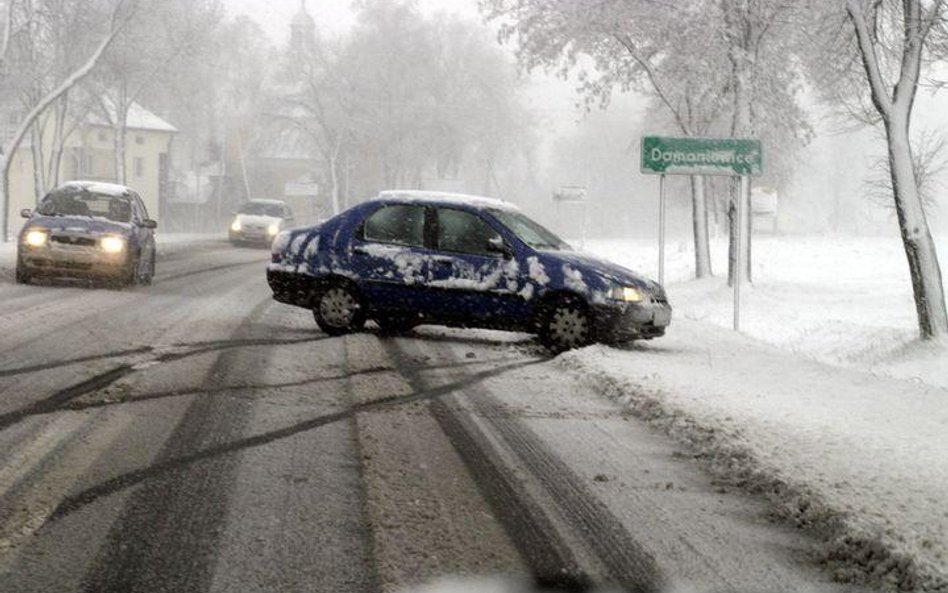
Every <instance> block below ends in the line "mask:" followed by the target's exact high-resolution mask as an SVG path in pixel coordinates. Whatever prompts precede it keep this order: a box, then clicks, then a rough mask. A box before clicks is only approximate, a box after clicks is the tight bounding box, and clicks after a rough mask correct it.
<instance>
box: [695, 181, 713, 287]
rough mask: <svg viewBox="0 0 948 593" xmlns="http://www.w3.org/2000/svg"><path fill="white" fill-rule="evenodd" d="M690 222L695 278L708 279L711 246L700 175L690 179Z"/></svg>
mask: <svg viewBox="0 0 948 593" xmlns="http://www.w3.org/2000/svg"><path fill="white" fill-rule="evenodd" d="M691 204H692V210H693V211H692V222H693V227H694V240H695V278H708V277H710V276H711V275H712V274H711V246H710V243H709V241H708V202H707V198H706V196H705V179H704V177H703V176H701V175H692V177H691Z"/></svg>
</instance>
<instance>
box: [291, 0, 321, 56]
mask: <svg viewBox="0 0 948 593" xmlns="http://www.w3.org/2000/svg"><path fill="white" fill-rule="evenodd" d="M315 43H316V21H315V20H313V17H312V16H311V15H310V14H309V12H308V11H307V10H306V0H300V10H299V12H297V13H296V16H294V17H293V20H292V21H291V22H290V50H291V51H302V50H306V49H310V48H312V47H313V46H314V45H315Z"/></svg>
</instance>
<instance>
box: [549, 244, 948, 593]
mask: <svg viewBox="0 0 948 593" xmlns="http://www.w3.org/2000/svg"><path fill="white" fill-rule="evenodd" d="M586 247H587V250H588V251H592V252H594V253H598V254H601V255H605V256H606V257H609V258H610V259H613V260H615V261H617V262H619V263H623V264H625V265H627V266H629V267H632V268H633V269H638V270H641V271H642V272H644V273H647V274H649V275H654V274H655V270H656V269H657V262H656V254H657V246H655V245H654V244H652V243H645V242H632V241H593V242H590V243H588V244H587V246H586ZM725 249H726V245H725V244H724V243H723V242H716V243H715V245H714V247H713V251H714V253H713V256H714V264H715V272H716V273H717V274H719V277H717V278H714V279H710V280H702V281H694V280H688V278H689V276H690V275H691V273H692V272H691V270H692V265H693V264H692V262H693V254H692V252H691V251H690V249H689V248H688V247H687V246H686V245H684V244H672V245H670V246H669V249H668V252H667V255H668V259H667V260H666V262H667V263H666V274H667V276H666V285H667V288H668V292H669V297H670V299H671V302H672V305H673V307H674V308H675V315H676V317H675V321H673V324H672V326H671V327H670V328H669V332H668V334H667V335H666V336H665V337H664V338H661V339H659V340H655V341H654V342H649V343H645V344H636V345H634V346H632V347H629V348H626V349H621V348H608V347H602V346H593V347H590V348H587V349H585V350H582V351H576V352H571V353H567V354H565V355H563V356H562V357H561V358H560V359H559V362H560V364H562V365H564V366H566V367H569V368H571V369H573V370H575V372H577V373H578V374H580V375H583V376H584V377H586V378H587V379H588V381H589V382H590V383H592V384H594V385H596V386H597V387H598V388H599V389H600V390H602V391H604V392H605V393H607V394H609V395H611V396H613V397H615V398H617V399H619V400H621V401H623V402H624V403H626V404H627V405H628V406H629V407H630V408H631V409H632V410H633V411H634V412H635V413H636V414H637V415H638V416H639V417H642V418H645V419H647V420H649V421H651V422H654V423H656V424H657V425H659V426H661V427H662V428H663V429H665V430H666V431H667V432H669V433H670V434H672V435H674V436H675V437H677V438H679V439H681V440H683V441H685V442H687V443H689V444H690V445H691V446H692V447H693V449H694V451H695V453H696V455H698V456H699V457H701V458H703V459H705V460H706V461H707V462H708V465H709V467H711V469H712V471H714V472H715V473H716V475H718V477H719V478H720V479H721V480H722V482H723V483H725V484H728V485H736V486H739V487H743V488H748V489H750V490H754V491H757V492H762V493H764V494H766V495H768V496H770V497H771V498H772V499H773V500H774V501H775V503H777V507H778V508H779V509H780V510H779V511H778V514H779V515H783V516H785V517H786V518H789V519H790V520H792V521H795V522H797V523H798V524H800V525H802V526H810V527H813V528H815V529H817V530H818V533H820V535H821V536H822V537H823V540H824V541H825V543H826V546H825V550H824V551H823V552H824V555H823V558H824V559H825V560H826V561H827V563H829V564H830V565H831V566H833V567H834V568H835V570H836V571H837V575H838V577H839V578H840V579H842V580H849V579H858V578H861V577H865V576H867V575H871V577H872V578H874V579H880V580H882V581H883V582H890V583H892V584H896V585H900V586H902V587H906V588H910V587H914V586H917V587H920V588H922V589H936V588H937V589H938V590H942V589H940V588H939V587H946V586H948V344H945V343H937V344H921V343H919V342H918V341H917V340H916V339H915V338H916V335H917V330H916V320H915V310H914V305H913V302H912V297H911V285H910V284H909V280H908V273H907V269H906V263H905V255H904V252H903V251H902V247H901V244H900V242H899V240H898V238H893V239H880V238H822V237H809V238H807V237H781V236H761V237H757V238H756V241H755V245H754V249H755V266H754V280H755V283H754V285H753V286H752V287H748V288H747V289H745V290H744V291H743V300H742V311H743V315H742V330H743V331H742V332H741V333H739V334H738V333H734V332H732V331H731V330H730V329H729V328H730V327H731V323H732V308H731V303H732V301H731V299H732V294H733V293H732V291H731V290H730V289H728V288H727V286H726V283H725V281H724V279H722V278H721V277H720V276H723V275H726V260H725V256H726V253H725ZM939 250H940V255H941V257H942V262H943V264H942V265H944V261H945V259H946V258H948V241H946V240H941V241H940V242H939Z"/></svg>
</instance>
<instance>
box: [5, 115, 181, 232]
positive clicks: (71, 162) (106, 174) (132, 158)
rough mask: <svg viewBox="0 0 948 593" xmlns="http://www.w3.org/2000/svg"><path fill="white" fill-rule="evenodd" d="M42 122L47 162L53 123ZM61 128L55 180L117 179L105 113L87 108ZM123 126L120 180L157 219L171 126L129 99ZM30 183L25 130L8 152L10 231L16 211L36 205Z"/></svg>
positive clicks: (111, 129) (30, 151)
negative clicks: (62, 138) (16, 146)
mask: <svg viewBox="0 0 948 593" xmlns="http://www.w3.org/2000/svg"><path fill="white" fill-rule="evenodd" d="M45 127H46V131H45V134H44V137H45V140H44V151H43V152H44V154H43V160H44V163H48V162H49V159H50V153H51V149H52V144H53V142H52V134H53V132H52V130H51V128H52V127H53V126H52V125H47V126H45ZM66 129H67V130H70V131H69V134H68V136H67V137H66V139H65V141H64V143H63V155H62V160H61V162H60V167H59V181H60V183H62V182H65V181H71V180H77V179H86V180H91V181H108V182H113V183H115V182H117V176H116V175H115V143H114V134H115V129H114V127H113V126H112V125H111V124H110V123H109V122H108V121H107V118H106V117H104V116H103V114H102V113H99V112H97V111H96V110H93V111H90V112H89V113H87V114H86V115H85V116H84V117H83V118H82V119H81V120H80V121H75V120H73V121H71V122H69V123H68V124H67V126H66ZM126 130H127V131H126V146H125V153H126V161H125V166H126V185H128V186H130V187H132V188H134V189H135V190H136V191H137V192H138V193H139V195H141V197H142V199H143V200H144V202H145V206H146V207H147V208H148V214H149V215H150V216H151V217H152V218H154V219H156V220H159V219H160V218H161V215H162V209H163V208H162V204H163V203H164V202H165V199H166V196H165V191H166V188H167V186H168V166H169V165H168V153H169V152H170V150H171V142H172V139H173V138H174V135H175V133H176V132H177V129H176V128H175V127H174V126H172V125H171V124H169V123H168V122H166V121H165V120H163V119H161V118H160V117H158V116H157V115H155V114H154V113H152V112H150V111H148V110H147V109H145V108H144V107H142V106H141V105H138V104H137V103H133V104H132V105H131V107H130V108H129V111H128V119H127V125H126ZM44 166H45V165H44ZM34 188H35V178H34V163H33V147H32V144H31V140H30V137H29V136H27V138H26V139H25V140H24V141H23V143H22V144H21V145H20V147H19V149H18V150H17V152H16V154H15V155H14V158H13V163H12V167H11V169H10V214H11V216H10V218H11V220H10V229H11V231H12V232H16V231H18V229H19V226H20V224H19V223H18V222H17V221H19V220H21V219H20V218H19V217H18V215H17V213H19V211H20V210H22V209H24V208H33V207H34V206H35V205H36V193H35V189H34ZM47 189H52V188H51V187H50V188H47Z"/></svg>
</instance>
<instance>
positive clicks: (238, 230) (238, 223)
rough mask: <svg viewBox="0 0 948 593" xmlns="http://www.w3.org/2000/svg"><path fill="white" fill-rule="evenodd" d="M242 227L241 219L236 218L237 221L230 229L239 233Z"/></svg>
mask: <svg viewBox="0 0 948 593" xmlns="http://www.w3.org/2000/svg"><path fill="white" fill-rule="evenodd" d="M240 228H241V227H240V220H235V221H234V222H232V223H231V225H230V230H232V231H234V232H235V233H239V232H240Z"/></svg>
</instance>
